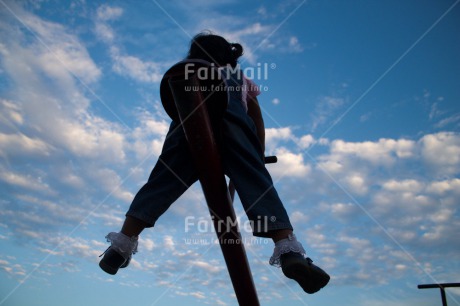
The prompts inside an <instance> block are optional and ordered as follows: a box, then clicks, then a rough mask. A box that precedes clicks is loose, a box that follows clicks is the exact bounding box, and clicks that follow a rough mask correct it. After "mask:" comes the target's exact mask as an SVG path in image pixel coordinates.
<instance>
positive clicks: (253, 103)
mask: <svg viewBox="0 0 460 306" xmlns="http://www.w3.org/2000/svg"><path fill="white" fill-rule="evenodd" d="M247 102H248V115H249V117H251V118H252V121H254V123H255V125H256V129H257V137H259V141H260V144H261V146H262V150H263V151H264V152H265V125H264V119H263V118H262V112H261V111H260V106H259V101H258V100H257V97H251V96H249V95H248V97H247Z"/></svg>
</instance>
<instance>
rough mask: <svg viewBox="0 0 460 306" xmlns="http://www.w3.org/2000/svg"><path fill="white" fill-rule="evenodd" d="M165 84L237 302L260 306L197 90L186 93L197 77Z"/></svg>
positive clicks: (201, 99) (203, 106) (170, 80)
mask: <svg viewBox="0 0 460 306" xmlns="http://www.w3.org/2000/svg"><path fill="white" fill-rule="evenodd" d="M176 70H177V69H176ZM168 82H169V86H170V88H171V92H172V95H173V98H174V102H175V104H176V107H177V111H178V115H179V117H180V120H181V122H182V125H183V128H184V131H185V136H186V138H187V141H188V143H189V144H190V150H191V154H192V156H193V159H194V161H195V164H196V167H197V171H198V177H199V180H200V183H201V186H202V189H203V192H204V195H205V198H206V201H207V203H208V208H209V211H210V213H211V218H212V220H213V223H214V228H215V230H216V233H217V237H218V239H219V243H220V247H221V249H222V253H223V255H224V259H225V262H226V264H227V269H228V272H229V274H230V278H231V281H232V284H233V288H234V290H235V294H236V297H237V299H238V303H239V304H240V305H248V306H257V305H260V304H259V300H258V297H257V292H256V289H255V286H254V282H253V280H252V274H251V270H250V267H249V263H248V260H247V256H246V252H245V249H244V245H243V242H242V239H241V234H240V232H239V230H238V223H237V220H236V216H235V211H234V209H233V206H232V199H231V198H230V194H229V191H228V188H227V184H226V181H225V176H224V171H223V168H222V163H221V159H220V155H219V150H218V147H217V144H216V139H215V137H214V135H213V131H212V126H211V121H210V118H209V115H208V111H207V108H206V105H205V103H204V99H203V96H202V94H201V92H200V91H190V90H189V91H187V90H186V88H187V86H198V85H200V82H199V81H198V79H197V77H196V75H194V76H192V77H189V79H184V78H183V77H181V76H176V77H172V78H170V79H169V81H168ZM188 88H190V87H188ZM211 94H212V93H211Z"/></svg>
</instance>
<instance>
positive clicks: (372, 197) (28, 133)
mask: <svg viewBox="0 0 460 306" xmlns="http://www.w3.org/2000/svg"><path fill="white" fill-rule="evenodd" d="M459 2H460V1H458V0H457V1H453V0H439V1H435V0H418V1H415V0H407V1H393V0H390V1H374V0H367V1H364V0H354V1H317V0H311V1H301V0H292V1H291V0H286V1H237V0H225V1H209V0H198V1H191V2H189V1H164V0H152V1H137V0H136V1H130V2H129V3H128V2H123V1H110V2H104V1H84V0H80V1H51V0H50V1H39V0H36V1H7V0H0V37H1V39H0V80H1V82H0V107H1V115H0V162H1V163H0V190H1V194H2V197H1V199H0V205H1V209H0V246H1V252H0V279H1V286H0V305H126V304H128V303H129V304H132V303H134V304H136V305H177V304H183V305H235V304H236V300H235V298H234V296H233V289H232V287H231V285H230V280H229V277H228V274H227V272H226V267H225V264H224V262H223V258H222V255H221V252H220V248H219V247H218V245H215V244H214V243H213V238H214V233H212V232H211V231H210V230H209V226H210V224H209V223H208V221H209V216H208V213H207V209H206V203H205V201H204V198H203V195H202V192H201V189H200V186H199V185H198V184H196V185H194V186H193V187H192V188H191V189H190V190H189V191H188V192H187V193H186V194H184V195H183V197H182V198H181V199H180V200H179V201H178V202H177V203H175V204H174V205H173V206H172V207H171V209H170V210H169V211H168V212H167V213H166V214H165V215H164V216H163V217H162V218H161V219H160V220H159V222H158V223H157V225H156V227H155V228H154V229H151V230H147V231H145V232H144V233H143V235H142V237H141V240H140V246H139V253H138V254H136V255H135V257H134V259H133V262H132V264H131V266H130V267H129V268H128V269H125V270H122V271H120V272H119V274H117V275H116V276H109V275H107V274H105V273H103V272H102V271H101V270H100V269H99V268H98V266H97V263H98V260H99V258H98V255H99V254H101V253H102V252H103V251H104V250H105V249H106V247H107V243H106V242H105V241H104V236H105V235H106V234H107V233H108V232H110V231H116V230H118V229H119V228H120V226H121V224H122V221H123V216H124V212H125V211H126V209H127V208H128V206H129V204H130V201H131V200H132V198H133V196H134V194H135V193H136V192H137V190H138V189H139V188H140V187H141V186H142V184H143V183H144V182H145V181H146V179H147V177H148V174H149V172H150V170H151V168H152V167H153V165H154V164H155V162H156V160H157V157H158V154H159V152H160V150H161V146H162V142H163V140H164V137H165V133H166V131H167V128H168V124H169V122H170V120H169V118H168V117H167V115H166V114H165V112H164V111H163V109H162V106H161V102H160V98H159V81H160V80H161V77H162V74H163V73H164V72H165V71H166V70H167V69H168V67H170V66H171V65H172V64H174V63H175V62H177V61H179V60H181V59H182V58H184V57H185V55H186V53H187V48H188V45H189V41H190V38H191V37H192V36H194V35H195V34H196V33H198V32H200V31H202V30H212V31H215V32H216V33H218V34H221V35H223V36H225V37H227V38H228V39H229V40H230V41H235V42H240V43H241V44H242V45H243V46H244V48H245V55H244V56H243V58H242V59H241V62H240V63H241V67H242V68H244V69H247V71H250V70H251V69H256V68H257V67H267V69H266V71H265V72H266V73H267V78H257V77H256V78H255V79H254V81H255V82H256V83H257V84H259V85H260V86H261V88H262V95H261V96H260V98H259V101H260V103H261V106H262V109H263V114H264V118H265V124H266V134H267V155H269V154H276V155H277V156H278V158H279V162H278V164H276V165H269V166H268V168H269V171H270V172H271V174H272V176H273V178H274V181H275V186H276V188H277V190H278V192H279V193H280V195H281V197H282V199H283V201H284V203H285V206H286V208H287V210H288V211H289V214H290V216H291V220H292V222H293V225H294V227H295V232H296V234H297V236H298V238H299V239H300V240H301V241H302V243H303V244H304V246H305V248H306V250H307V253H308V256H310V257H311V258H312V259H313V260H314V261H315V263H317V264H318V265H320V266H321V267H323V268H324V269H326V270H327V271H328V272H329V273H330V274H331V277H332V279H331V282H330V285H328V287H326V288H325V289H324V290H322V291H321V292H319V293H318V294H315V295H307V294H305V293H303V291H302V290H301V289H300V288H299V287H298V286H297V284H295V283H294V282H292V281H290V280H287V279H286V278H284V277H283V275H282V273H281V271H280V270H279V269H276V268H274V267H271V266H269V264H268V259H269V257H270V255H271V252H272V250H273V244H272V242H271V241H269V240H265V239H252V237H251V234H250V232H247V231H243V233H242V234H243V236H244V237H245V238H246V250H247V253H248V257H249V261H250V264H251V268H252V271H253V275H254V281H255V284H256V287H257V290H258V293H259V298H260V300H261V303H262V305H353V306H355V305H358V306H359V305H363V306H364V305H366V306H368V305H371V306H380V305H386V306H399V305H422V306H423V305H426V306H428V305H436V304H440V298H439V292H438V291H437V290H418V289H417V285H418V284H422V283H436V282H459V281H460V273H459V270H460V269H459V268H460V266H459V262H458V258H459V255H460V245H459V242H458V232H459V231H460V220H459V216H460V213H459V202H460V201H459V200H460V177H459V175H460V133H459V128H460V73H459V72H460V57H459V56H458V55H459V54H460V40H459V37H460V35H459V34H460V33H459V32H460V5H459ZM265 64H266V66H264V65H265ZM235 209H236V211H237V214H238V215H239V216H241V220H240V221H241V222H242V223H244V222H245V221H246V219H245V216H244V214H243V213H242V210H241V203H240V202H239V200H238V199H237V200H236V201H235ZM187 217H188V218H189V219H187ZM190 218H192V219H190ZM185 220H193V221H195V222H194V223H193V225H191V226H188V227H187V226H186V221H185ZM447 292H448V301H449V305H460V291H459V290H454V289H449V290H448V291H447Z"/></svg>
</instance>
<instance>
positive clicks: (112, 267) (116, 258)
mask: <svg viewBox="0 0 460 306" xmlns="http://www.w3.org/2000/svg"><path fill="white" fill-rule="evenodd" d="M101 256H104V257H103V258H102V259H101V261H100V262H99V267H101V269H102V270H104V272H107V273H109V274H112V275H115V274H117V272H118V269H120V268H126V267H127V266H128V265H129V262H130V261H131V257H128V259H125V258H124V257H123V256H121V255H120V254H119V253H118V252H117V251H115V250H114V249H113V248H112V247H111V246H110V247H109V248H108V249H107V250H106V251H105V252H104V253H103V254H102V255H101ZM101 256H99V257H101Z"/></svg>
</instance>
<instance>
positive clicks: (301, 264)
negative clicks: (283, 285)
mask: <svg viewBox="0 0 460 306" xmlns="http://www.w3.org/2000/svg"><path fill="white" fill-rule="evenodd" d="M307 271H308V272H307ZM283 273H284V275H285V276H286V277H288V278H290V279H293V280H295V281H296V282H297V283H299V285H300V287H302V289H303V290H304V291H305V292H306V293H309V294H312V293H315V292H318V291H319V290H320V289H321V288H323V287H324V286H326V285H327V283H328V282H329V280H330V277H329V275H327V274H326V273H325V272H321V271H317V270H316V269H314V268H313V267H312V266H311V265H309V264H308V263H307V262H306V261H304V260H302V261H295V262H292V263H289V264H288V265H287V266H286V267H284V268H283Z"/></svg>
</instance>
